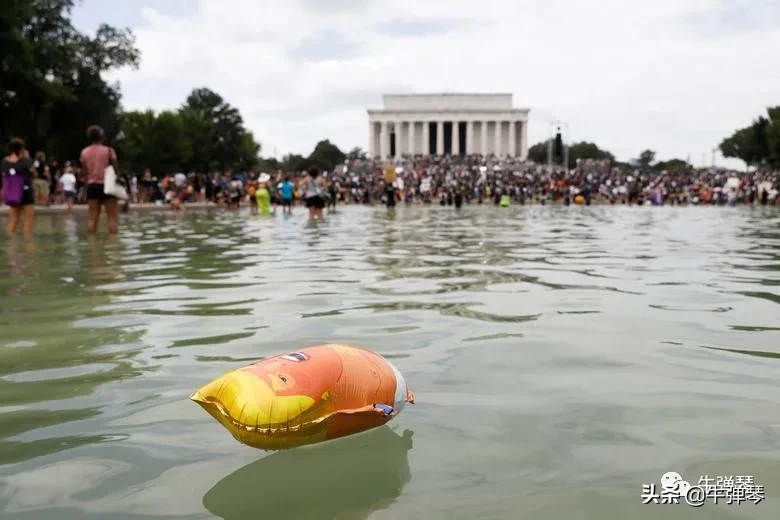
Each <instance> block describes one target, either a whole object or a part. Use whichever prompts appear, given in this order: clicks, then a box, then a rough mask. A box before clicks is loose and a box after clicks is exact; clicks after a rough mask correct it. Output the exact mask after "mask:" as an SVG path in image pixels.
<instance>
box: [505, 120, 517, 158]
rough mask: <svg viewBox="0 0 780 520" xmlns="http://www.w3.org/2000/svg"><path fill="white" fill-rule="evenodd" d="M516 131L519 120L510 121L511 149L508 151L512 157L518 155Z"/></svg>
mask: <svg viewBox="0 0 780 520" xmlns="http://www.w3.org/2000/svg"><path fill="white" fill-rule="evenodd" d="M516 131H517V121H510V122H509V150H507V153H508V154H509V155H511V156H512V157H514V156H516V155H517V135H516V134H515V132H516Z"/></svg>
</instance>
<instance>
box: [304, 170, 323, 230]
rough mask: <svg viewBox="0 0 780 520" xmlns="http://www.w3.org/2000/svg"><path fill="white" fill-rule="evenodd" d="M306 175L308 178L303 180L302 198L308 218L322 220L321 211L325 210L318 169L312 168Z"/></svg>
mask: <svg viewBox="0 0 780 520" xmlns="http://www.w3.org/2000/svg"><path fill="white" fill-rule="evenodd" d="M307 173H308V176H307V177H306V179H305V180H304V188H303V196H304V199H305V200H306V207H307V208H309V218H310V219H312V220H317V219H319V220H322V218H323V216H322V210H324V209H325V196H324V190H323V185H322V177H320V169H319V168H317V167H316V166H312V167H311V168H309V171H308V172H307Z"/></svg>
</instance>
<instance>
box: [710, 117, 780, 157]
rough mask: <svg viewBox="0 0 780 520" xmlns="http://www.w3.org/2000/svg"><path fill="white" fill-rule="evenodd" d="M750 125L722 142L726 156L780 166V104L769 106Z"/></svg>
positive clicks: (723, 152) (721, 147) (722, 150)
mask: <svg viewBox="0 0 780 520" xmlns="http://www.w3.org/2000/svg"><path fill="white" fill-rule="evenodd" d="M767 116H768V117H764V116H759V117H758V118H756V119H754V120H753V123H752V124H751V125H750V126H747V127H745V128H740V129H738V130H736V131H735V132H734V133H733V134H731V135H730V136H729V137H727V138H725V139H723V141H721V143H720V151H721V153H722V154H723V156H724V157H732V158H737V159H741V160H742V161H744V162H745V165H746V166H747V167H748V168H749V167H751V166H762V165H766V166H773V167H778V166H780V106H776V107H768V108H767Z"/></svg>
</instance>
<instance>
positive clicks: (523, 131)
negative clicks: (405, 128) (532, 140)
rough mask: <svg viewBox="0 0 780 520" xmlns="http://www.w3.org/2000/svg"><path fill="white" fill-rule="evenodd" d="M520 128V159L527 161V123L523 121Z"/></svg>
mask: <svg viewBox="0 0 780 520" xmlns="http://www.w3.org/2000/svg"><path fill="white" fill-rule="evenodd" d="M521 125H522V126H521V127H520V158H521V159H522V160H524V161H525V160H526V159H528V121H523V122H522V123H521Z"/></svg>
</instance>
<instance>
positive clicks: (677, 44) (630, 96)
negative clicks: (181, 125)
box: [74, 0, 780, 166]
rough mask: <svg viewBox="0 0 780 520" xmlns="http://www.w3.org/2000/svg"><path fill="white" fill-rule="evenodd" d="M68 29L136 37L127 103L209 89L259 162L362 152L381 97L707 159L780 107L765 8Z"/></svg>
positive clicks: (282, 11)
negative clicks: (565, 128)
mask: <svg viewBox="0 0 780 520" xmlns="http://www.w3.org/2000/svg"><path fill="white" fill-rule="evenodd" d="M74 18H75V23H76V25H77V26H78V27H79V28H80V29H82V30H86V31H94V30H95V28H96V27H97V26H98V24H99V23H101V22H107V23H110V24H112V25H117V26H128V27H130V28H132V29H133V31H134V32H135V35H136V37H137V40H138V42H137V43H138V47H139V48H140V50H141V52H142V58H141V59H142V62H141V67H140V69H139V70H123V71H120V72H118V73H117V74H115V77H116V79H118V80H119V81H120V82H121V84H122V91H123V100H124V106H125V108H126V109H145V108H152V109H154V110H162V109H167V108H176V107H177V106H179V105H180V104H181V103H182V102H183V101H184V99H185V98H186V96H187V94H188V93H189V91H190V90H192V89H193V88H195V87H201V86H206V87H209V88H211V89H213V90H215V91H217V92H218V93H219V94H221V95H222V96H223V97H225V99H226V100H227V101H228V102H230V103H231V104H233V105H235V106H237V107H238V108H239V109H240V110H241V113H242V115H243V116H244V120H245V121H246V124H247V126H248V127H249V128H250V129H251V130H252V131H253V132H254V133H255V136H256V137H257V139H258V140H259V141H260V142H261V143H262V144H263V155H273V154H274V152H276V154H277V156H281V155H283V154H286V153H289V152H294V153H301V154H304V155H307V154H308V153H309V152H310V151H311V150H312V148H313V146H314V144H315V143H316V142H317V141H318V140H320V139H322V138H330V139H331V140H332V141H334V142H335V143H336V144H337V145H339V146H340V147H341V148H342V149H345V150H346V149H349V148H352V147H354V146H360V147H362V148H364V149H366V148H367V147H368V123H367V121H368V116H367V114H366V109H367V108H379V107H380V106H381V95H382V93H391V92H418V93H428V92H511V93H512V94H514V104H515V106H516V107H518V108H520V107H528V108H530V109H531V121H530V126H529V138H530V141H531V143H532V144H533V143H534V142H537V141H539V140H542V139H544V138H545V137H546V135H547V134H548V132H549V122H550V121H552V120H554V119H561V120H564V121H567V122H568V123H569V125H570V128H571V139H573V140H575V141H579V140H588V141H593V142H595V143H597V144H598V145H599V146H600V147H602V148H605V149H607V150H610V151H612V152H613V153H614V154H615V155H616V156H617V157H618V158H619V159H623V160H628V159H631V158H633V157H636V156H637V155H638V154H639V152H640V151H641V150H643V149H645V148H651V149H653V150H656V151H657V152H658V157H659V158H662V159H667V158H671V157H680V158H686V156H688V155H690V157H691V160H693V161H694V162H695V163H701V161H702V158H703V156H704V157H706V161H707V163H708V164H709V161H711V149H712V148H713V147H714V146H716V145H717V144H718V143H719V142H720V140H721V139H722V138H723V137H724V136H726V135H728V134H730V133H731V132H732V131H733V130H734V129H735V128H737V127H739V126H744V125H747V124H749V123H750V121H751V120H752V119H753V118H754V117H756V116H758V115H759V114H761V113H762V112H763V111H764V109H765V107H766V106H768V105H778V104H780V66H778V65H779V64H780V0H653V1H646V0H545V1H543V2H540V1H539V0H479V1H465V0H413V1H412V0H393V1H386V0H122V1H121V2H120V1H117V0H83V1H82V3H81V6H80V7H79V8H78V9H77V10H76V12H75V13H74ZM718 162H719V164H724V162H723V160H722V159H718ZM730 164H734V165H737V166H741V163H739V162H734V163H730Z"/></svg>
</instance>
